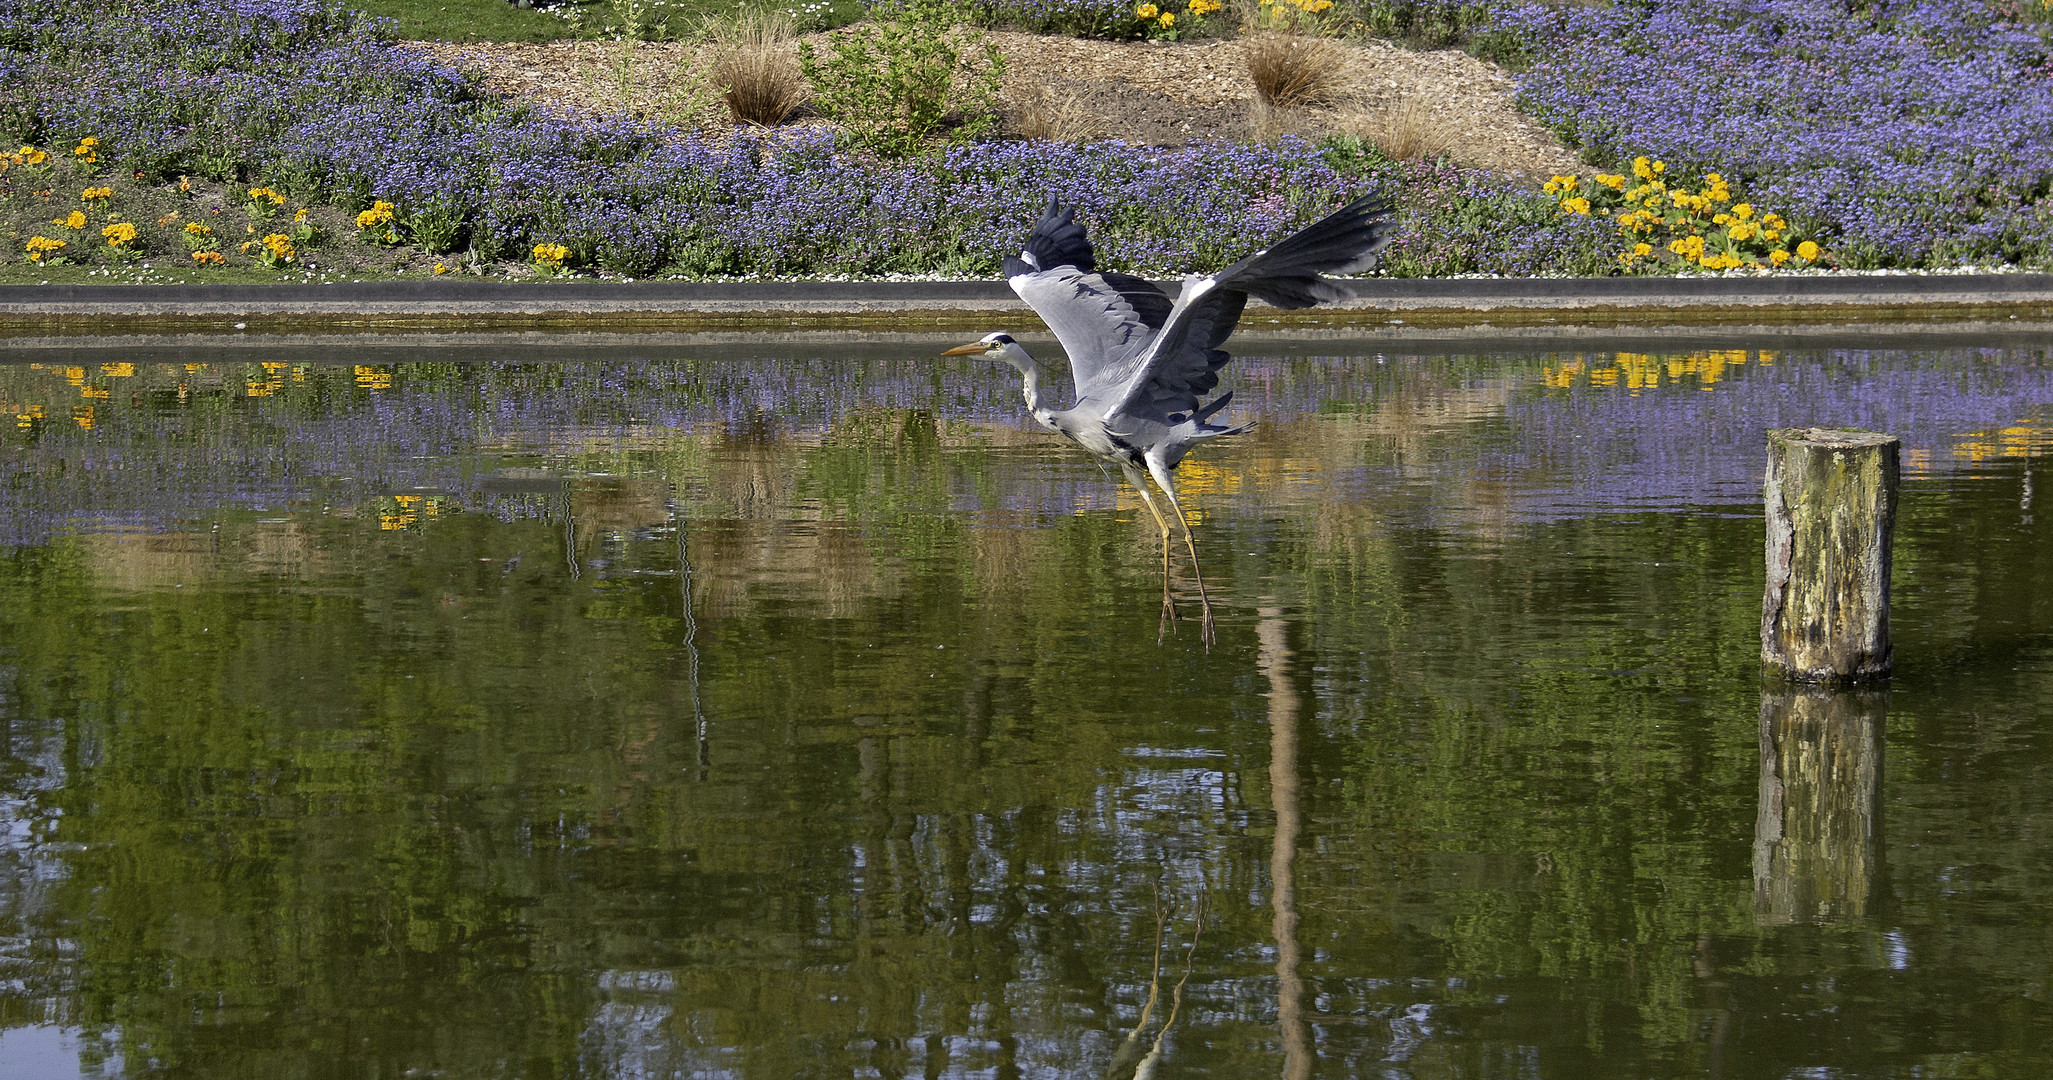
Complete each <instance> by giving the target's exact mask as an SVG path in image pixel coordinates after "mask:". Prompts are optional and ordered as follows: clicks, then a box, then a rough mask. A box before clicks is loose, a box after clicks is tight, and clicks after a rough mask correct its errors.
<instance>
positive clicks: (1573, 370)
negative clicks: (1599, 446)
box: [1540, 349, 1776, 394]
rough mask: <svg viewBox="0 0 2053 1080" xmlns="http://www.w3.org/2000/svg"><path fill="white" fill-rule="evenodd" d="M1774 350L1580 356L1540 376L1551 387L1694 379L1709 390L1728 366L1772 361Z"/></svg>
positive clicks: (1630, 387) (1649, 386) (1634, 388)
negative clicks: (1603, 357)
mask: <svg viewBox="0 0 2053 1080" xmlns="http://www.w3.org/2000/svg"><path fill="white" fill-rule="evenodd" d="M1775 356H1776V353H1775V350H1773V349H1762V350H1759V351H1758V352H1748V351H1747V350H1745V349H1710V350H1704V351H1698V352H1690V353H1668V354H1661V355H1656V354H1653V353H1629V352H1622V353H1614V354H1612V356H1611V357H1610V358H1609V360H1608V362H1607V361H1604V360H1600V359H1597V358H1595V357H1581V356H1578V357H1576V358H1574V359H1572V360H1564V361H1561V362H1559V363H1553V364H1548V365H1547V366H1546V367H1545V368H1543V369H1541V372H1540V378H1541V381H1542V382H1544V383H1545V384H1546V385H1547V387H1548V389H1550V390H1566V389H1568V388H1570V387H1572V386H1575V385H1576V384H1577V383H1585V384H1587V385H1590V386H1599V387H1620V388H1623V389H1625V390H1627V391H1628V392H1630V393H1633V394H1638V393H1639V392H1640V391H1642V390H1654V389H1658V388H1659V387H1660V386H1661V385H1662V384H1663V382H1664V381H1665V382H1667V383H1669V384H1676V383H1680V382H1682V381H1683V380H1685V379H1694V380H1696V382H1697V388H1698V389H1700V390H1710V389H1713V388H1715V387H1716V386H1717V385H1718V383H1719V381H1720V380H1722V379H1724V378H1725V377H1726V374H1727V369H1728V368H1735V367H1743V366H1745V365H1746V364H1747V363H1748V362H1750V361H1751V362H1755V363H1760V364H1772V363H1774V362H1775Z"/></svg>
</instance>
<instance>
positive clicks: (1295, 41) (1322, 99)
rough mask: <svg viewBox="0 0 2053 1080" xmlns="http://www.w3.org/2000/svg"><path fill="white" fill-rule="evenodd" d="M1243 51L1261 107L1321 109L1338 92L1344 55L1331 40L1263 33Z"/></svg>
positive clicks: (1252, 38)
mask: <svg viewBox="0 0 2053 1080" xmlns="http://www.w3.org/2000/svg"><path fill="white" fill-rule="evenodd" d="M1245 48H1246V50H1247V51H1246V56H1247V73H1248V78H1249V79H1250V80H1252V81H1253V82H1254V84H1255V96H1256V98H1257V99H1259V100H1260V101H1261V102H1262V103H1263V104H1264V105H1268V106H1271V107H1280V108H1295V107H1298V106H1304V105H1323V104H1327V103H1329V102H1331V101H1332V100H1333V98H1334V96H1335V95H1336V94H1337V93H1338V92H1339V90H1340V84H1341V73H1342V71H1343V70H1344V68H1345V66H1346V63H1347V52H1346V50H1344V49H1342V48H1341V47H1340V45H1339V43H1338V42H1335V41H1333V40H1332V39H1331V38H1323V37H1304V36H1301V35H1297V34H1268V33H1264V34H1256V35H1254V36H1253V37H1250V38H1248V40H1247V44H1246V46H1245Z"/></svg>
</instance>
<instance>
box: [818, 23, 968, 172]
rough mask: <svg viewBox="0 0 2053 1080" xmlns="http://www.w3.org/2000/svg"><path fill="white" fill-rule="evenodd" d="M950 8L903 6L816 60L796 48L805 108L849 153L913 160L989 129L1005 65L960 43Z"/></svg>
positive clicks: (845, 35) (848, 33) (838, 41)
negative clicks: (807, 95)
mask: <svg viewBox="0 0 2053 1080" xmlns="http://www.w3.org/2000/svg"><path fill="white" fill-rule="evenodd" d="M965 21H966V20H965V18H964V16H963V13H962V10H961V8H960V7H959V6H958V5H957V4H955V3H953V2H951V0H910V2H909V3H907V4H906V5H905V6H904V7H903V8H902V9H900V10H899V11H898V12H897V13H896V14H894V15H892V16H890V17H887V18H883V19H880V20H878V21H877V22H875V23H870V24H864V25H861V26H857V27H855V28H852V29H850V30H848V31H845V32H843V33H842V34H840V35H838V36H837V37H836V39H835V41H834V45H833V53H832V55H831V56H828V57H826V58H825V59H822V58H821V57H820V56H819V55H818V54H817V53H815V51H814V50H813V48H812V46H811V45H810V44H809V43H801V45H800V46H799V61H798V62H799V70H800V71H802V72H803V73H804V74H805V77H806V81H807V82H809V83H811V84H812V87H813V107H814V108H816V109H818V110H819V111H820V114H821V115H823V116H825V117H827V118H828V119H830V120H833V121H835V122H837V123H839V124H840V125H841V126H842V127H843V129H844V130H845V131H846V132H847V136H846V137H847V140H848V141H849V143H851V144H852V145H855V146H858V147H861V148H864V149H868V150H872V151H875V152H876V153H878V154H882V155H884V156H886V157H905V156H908V155H911V154H914V153H917V152H918V151H919V150H920V149H921V148H922V147H923V146H925V145H926V144H927V143H928V142H929V141H930V140H934V139H941V140H943V141H950V142H956V141H966V140H970V139H974V138H976V137H978V136H980V135H983V134H984V133H986V132H988V131H990V130H991V129H992V128H993V127H994V126H995V125H996V124H997V104H998V80H999V77H1000V76H1001V75H1003V74H1004V72H1005V57H1004V55H1003V54H1001V53H1000V52H999V51H998V47H997V46H995V45H992V44H991V43H989V42H988V41H987V42H983V43H982V47H981V48H977V47H974V46H972V45H971V44H970V43H969V42H967V41H965V40H964V38H963V33H964V31H963V30H962V29H960V28H961V26H962V25H963V23H964V22H965Z"/></svg>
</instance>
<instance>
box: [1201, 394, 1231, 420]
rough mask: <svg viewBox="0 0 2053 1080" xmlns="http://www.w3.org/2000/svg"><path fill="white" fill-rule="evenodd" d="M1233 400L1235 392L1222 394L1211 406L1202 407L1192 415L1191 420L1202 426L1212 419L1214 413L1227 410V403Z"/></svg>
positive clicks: (1213, 400) (1214, 399)
mask: <svg viewBox="0 0 2053 1080" xmlns="http://www.w3.org/2000/svg"><path fill="white" fill-rule="evenodd" d="M1232 400H1233V391H1231V390H1228V391H1226V392H1225V393H1223V394H1220V395H1219V396H1218V397H1215V398H1213V399H1212V403H1211V404H1209V405H1205V406H1202V407H1200V408H1199V409H1198V411H1197V412H1195V413H1193V414H1192V415H1191V419H1193V420H1196V421H1197V422H1198V423H1200V424H1202V423H1204V422H1205V421H1207V420H1210V419H1211V418H1212V414H1213V413H1215V412H1218V411H1219V410H1220V409H1223V408H1225V407H1226V403H1227V402H1229V401H1232Z"/></svg>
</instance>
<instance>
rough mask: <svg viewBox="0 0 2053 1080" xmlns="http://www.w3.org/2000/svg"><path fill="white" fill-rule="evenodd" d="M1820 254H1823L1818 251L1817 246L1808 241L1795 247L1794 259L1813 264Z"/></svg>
mask: <svg viewBox="0 0 2053 1080" xmlns="http://www.w3.org/2000/svg"><path fill="white" fill-rule="evenodd" d="M1822 254H1824V252H1822V251H1820V250H1819V249H1818V245H1817V244H1815V243H1813V242H1811V241H1809V240H1806V241H1804V242H1803V243H1801V244H1798V245H1796V257H1797V258H1799V259H1802V260H1804V261H1805V262H1813V261H1815V260H1816V259H1817V258H1818V256H1820V255H1822Z"/></svg>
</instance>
